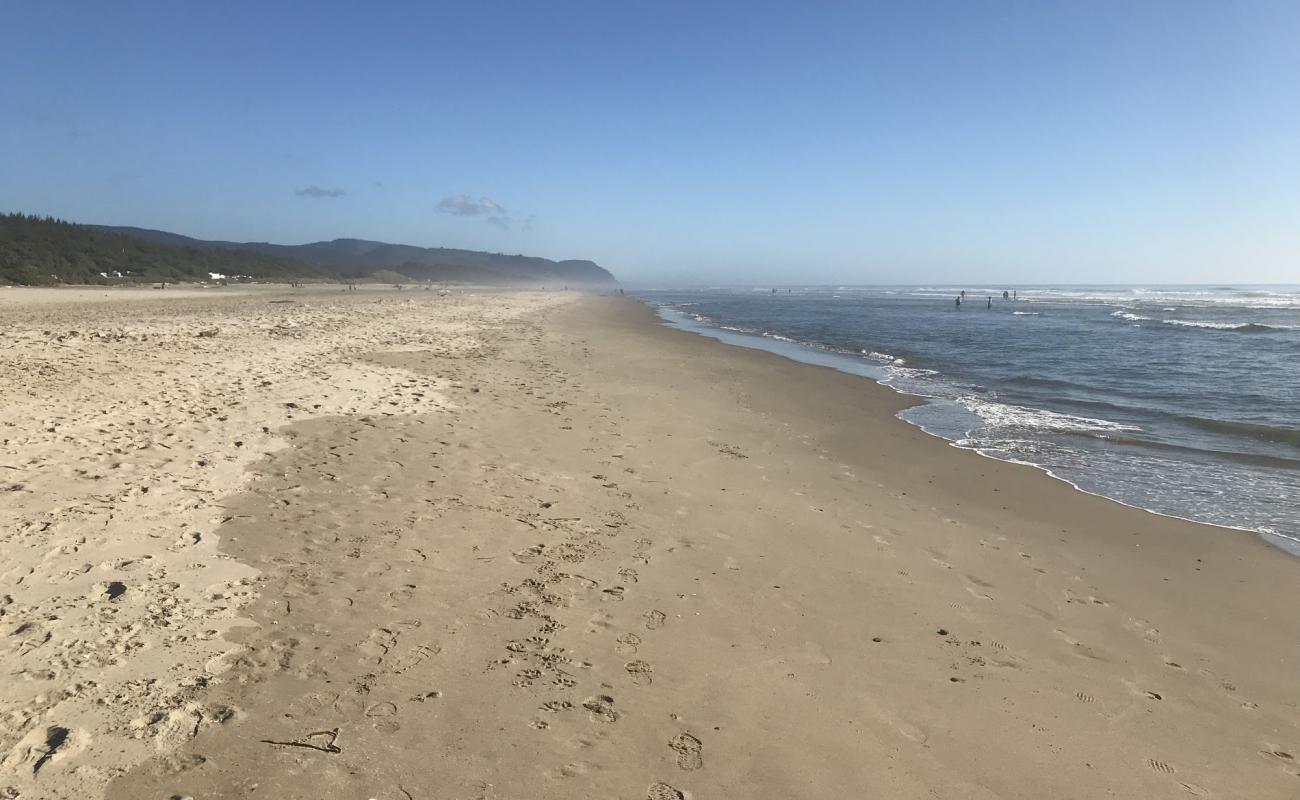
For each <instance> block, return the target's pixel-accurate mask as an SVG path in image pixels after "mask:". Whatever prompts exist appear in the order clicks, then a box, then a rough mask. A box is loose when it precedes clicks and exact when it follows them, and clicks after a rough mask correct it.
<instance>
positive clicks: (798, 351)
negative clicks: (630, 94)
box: [634, 298, 1300, 558]
mask: <svg viewBox="0 0 1300 800" xmlns="http://www.w3.org/2000/svg"><path fill="white" fill-rule="evenodd" d="M634 299H636V300H637V301H638V302H641V303H643V304H645V305H646V306H647V307H648V308H650V309H651V310H652V311H653V312H654V313H655V315H656V317H658V318H659V319H660V320H661V321H662V322H663V323H664V324H665V325H668V326H669V327H672V328H674V329H678V330H682V331H685V332H688V333H694V334H696V335H699V336H704V337H707V338H710V339H714V340H716V341H719V342H722V343H723V344H727V345H731V346H733V347H745V348H749V349H752V350H760V351H763V352H767V353H771V354H773V355H776V356H778V357H780V358H786V359H789V360H791V361H795V362H798V363H802V364H810V365H814V366H823V367H828V368H830V369H834V370H837V371H839V372H844V373H846V374H849V375H855V376H858V377H861V378H865V379H867V380H870V381H872V382H873V383H875V384H877V385H879V386H883V387H885V388H887V389H890V390H892V391H894V392H896V393H897V394H899V395H902V396H904V397H908V398H915V399H916V400H917V401H918V402H916V403H914V404H912V405H909V406H907V407H905V408H903V409H902V411H900V412H899V413H898V415H897V417H898V419H900V420H901V421H903V422H906V423H907V424H909V425H912V426H913V427H916V428H918V429H920V430H922V431H924V432H925V433H927V434H929V435H930V436H933V437H935V438H936V439H939V440H941V441H943V442H946V443H947V444H949V445H950V446H952V447H953V448H955V449H958V450H967V451H970V452H973V453H977V454H979V455H981V456H983V457H985V458H989V459H993V460H994V461H1001V462H1004V463H1008V464H1018V465H1021V466H1025V467H1032V468H1034V469H1036V470H1039V471H1040V472H1042V473H1043V474H1045V475H1047V476H1048V477H1050V478H1052V479H1054V480H1058V481H1060V482H1062V483H1065V484H1066V485H1068V486H1070V487H1071V488H1072V489H1074V490H1075V491H1078V492H1082V493H1083V494H1088V495H1092V496H1094V497H1099V498H1102V499H1104V500H1109V501H1111V502H1112V503H1118V504H1119V505H1121V506H1125V507H1127V508H1132V509H1135V510H1138V511H1145V512H1146V513H1148V514H1154V515H1156V516H1158V517H1167V518H1169V519H1175V520H1179V521H1182V522H1190V523H1192V524H1196V525H1208V526H1210V527H1214V528H1221V529H1223V530H1225V531H1232V532H1234V533H1249V534H1251V535H1253V536H1255V537H1257V538H1259V539H1262V540H1263V541H1265V542H1266V543H1268V544H1270V545H1272V546H1273V547H1275V548H1277V549H1278V550H1281V551H1282V552H1284V553H1286V554H1287V555H1289V556H1293V557H1296V558H1300V538H1297V537H1295V536H1291V535H1288V534H1284V533H1277V532H1275V531H1269V530H1260V529H1258V528H1246V527H1242V526H1238V525H1229V524H1227V523H1222V522H1211V521H1208V520H1198V519H1194V518H1192V517H1183V516H1179V515H1177V514H1174V513H1172V512H1166V511H1159V510H1157V509H1154V508H1148V507H1146V506H1142V505H1138V504H1137V503H1136V502H1128V501H1126V500H1122V499H1120V498H1118V497H1113V496H1111V495H1108V494H1104V493H1102V492H1101V491H1093V490H1090V489H1085V488H1084V487H1083V486H1081V485H1080V484H1078V483H1076V482H1075V481H1073V480H1071V479H1070V478H1067V477H1065V476H1063V475H1059V474H1057V473H1056V472H1054V471H1053V470H1052V468H1051V467H1049V466H1047V465H1044V464H1038V463H1035V462H1032V461H1024V460H1020V459H1015V458H1009V457H1003V456H998V455H994V454H992V453H990V452H987V451H986V450H984V449H981V448H979V447H972V446H967V445H963V444H962V443H961V442H960V440H954V439H949V438H947V437H945V436H943V435H942V434H939V433H936V432H934V431H931V430H929V429H927V428H926V427H925V426H924V425H922V424H921V423H920V422H917V421H915V420H912V419H908V418H907V417H905V416H902V412H905V411H909V410H911V409H913V408H917V407H919V406H924V405H926V404H928V403H933V402H950V401H946V400H945V398H941V397H938V396H933V395H924V394H917V393H914V392H909V391H906V390H904V389H900V388H898V387H896V386H894V385H892V384H890V383H888V382H887V380H888V379H887V377H885V376H882V375H880V374H877V373H880V371H881V370H880V366H879V365H877V364H873V363H871V362H869V361H861V362H860V359H858V358H857V357H856V356H855V355H854V354H853V353H851V352H848V351H841V350H835V349H832V348H823V347H821V346H819V345H816V344H812V343H809V342H801V341H798V340H794V339H790V338H787V337H785V336H767V335H765V334H760V333H754V332H751V331H748V330H740V329H737V328H730V327H727V326H723V325H711V324H708V323H705V322H695V321H688V320H689V319H690V315H689V314H687V313H686V312H683V311H681V310H680V309H675V308H672V307H671V306H666V305H657V304H655V303H653V302H650V301H647V300H642V299H640V298H634ZM665 310H670V311H672V312H673V313H675V314H678V315H680V316H681V317H682V318H683V319H681V320H674V319H672V318H670V317H667V316H665V315H664V313H663V312H664V311H665ZM732 340H735V341H732ZM773 340H775V341H776V342H778V343H779V344H778V345H773V344H772V343H771V342H772V341H773ZM783 345H788V347H785V346H783ZM805 351H806V353H807V355H808V356H816V355H821V354H828V355H830V356H831V360H839V359H843V360H844V361H845V363H844V364H842V365H836V364H834V363H824V362H823V361H821V360H817V359H815V358H808V357H806V356H805V357H802V358H801V357H800V356H801V355H804V352H805ZM858 362H860V363H858ZM854 366H861V367H863V368H864V369H862V371H855V370H854V369H853V367H854Z"/></svg>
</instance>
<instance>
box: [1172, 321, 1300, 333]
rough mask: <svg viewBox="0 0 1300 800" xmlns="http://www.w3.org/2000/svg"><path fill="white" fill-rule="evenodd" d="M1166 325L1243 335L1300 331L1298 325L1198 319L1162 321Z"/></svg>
mask: <svg viewBox="0 0 1300 800" xmlns="http://www.w3.org/2000/svg"><path fill="white" fill-rule="evenodd" d="M1160 321H1161V322H1162V323H1164V324H1165V325H1176V326H1178V327H1181V328H1204V329H1206V330H1214V331H1241V332H1243V333H1264V332H1267V331H1293V330H1298V329H1300V326H1297V325H1265V324H1264V323H1262V322H1211V321H1206V320H1196V319H1162V320H1160Z"/></svg>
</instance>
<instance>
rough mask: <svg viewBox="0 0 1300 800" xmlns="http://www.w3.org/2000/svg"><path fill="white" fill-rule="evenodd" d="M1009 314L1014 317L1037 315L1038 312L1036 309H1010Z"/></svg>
mask: <svg viewBox="0 0 1300 800" xmlns="http://www.w3.org/2000/svg"><path fill="white" fill-rule="evenodd" d="M1011 315H1012V316H1014V317H1036V316H1038V312H1037V311H1012V312H1011Z"/></svg>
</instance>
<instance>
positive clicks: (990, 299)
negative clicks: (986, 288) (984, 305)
mask: <svg viewBox="0 0 1300 800" xmlns="http://www.w3.org/2000/svg"><path fill="white" fill-rule="evenodd" d="M992 307H993V295H989V308H992Z"/></svg>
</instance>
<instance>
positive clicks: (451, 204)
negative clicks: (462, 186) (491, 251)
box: [438, 194, 514, 231]
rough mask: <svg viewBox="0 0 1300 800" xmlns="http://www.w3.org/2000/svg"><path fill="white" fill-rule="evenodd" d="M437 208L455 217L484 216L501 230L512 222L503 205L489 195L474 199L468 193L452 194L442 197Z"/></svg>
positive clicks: (506, 228)
mask: <svg viewBox="0 0 1300 800" xmlns="http://www.w3.org/2000/svg"><path fill="white" fill-rule="evenodd" d="M438 210H439V211H441V212H442V213H444V214H451V215H452V216H456V217H484V218H485V219H486V220H487V221H488V223H489V224H491V225H495V226H497V227H498V228H500V229H501V230H503V231H508V230H510V227H511V225H512V224H513V223H514V221H513V220H512V219H511V218H510V212H508V211H506V208H505V206H503V205H501V204H500V203H498V202H497V201H495V200H493V199H492V198H490V197H480V198H479V199H477V200H475V199H473V198H472V197H470V196H469V195H464V194H454V195H452V196H450V197H444V198H443V199H442V202H440V203H438Z"/></svg>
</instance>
